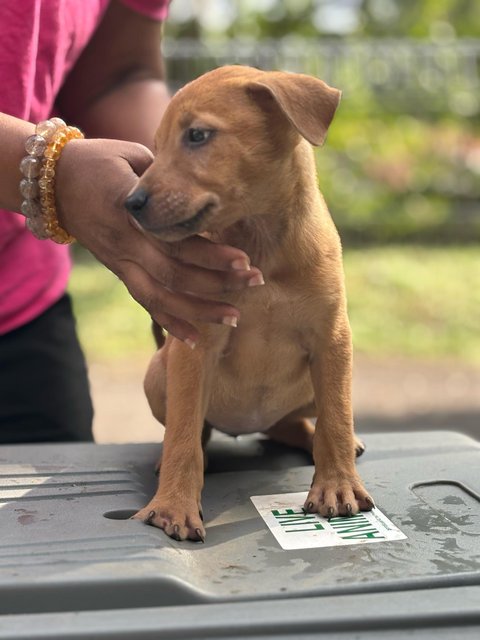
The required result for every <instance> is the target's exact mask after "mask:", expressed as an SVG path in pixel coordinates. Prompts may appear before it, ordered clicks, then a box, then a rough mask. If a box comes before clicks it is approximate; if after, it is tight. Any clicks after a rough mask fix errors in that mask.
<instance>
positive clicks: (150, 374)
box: [143, 349, 167, 476]
mask: <svg viewBox="0 0 480 640" xmlns="http://www.w3.org/2000/svg"><path fill="white" fill-rule="evenodd" d="M162 351H163V349H159V350H158V351H157V352H156V353H155V355H154V356H153V358H152V359H151V361H150V365H149V367H148V370H147V373H146V374H145V380H144V382H143V388H144V390H145V395H146V396H147V400H148V404H149V405H150V409H151V411H152V414H153V417H154V418H156V419H157V420H158V422H160V423H161V424H162V425H163V426H165V418H166V413H167V394H166V371H165V364H164V360H165V358H164V355H163V354H162ZM161 462H162V456H161V454H160V458H159V460H158V462H157V464H156V466H155V475H157V476H158V474H159V473H160V465H161Z"/></svg>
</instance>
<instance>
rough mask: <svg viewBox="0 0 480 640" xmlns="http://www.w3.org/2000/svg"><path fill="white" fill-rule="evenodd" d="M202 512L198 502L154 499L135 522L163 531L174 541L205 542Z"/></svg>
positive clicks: (138, 513)
mask: <svg viewBox="0 0 480 640" xmlns="http://www.w3.org/2000/svg"><path fill="white" fill-rule="evenodd" d="M202 518H203V516H202V511H201V508H200V507H199V505H198V504H197V502H196V501H191V502H189V503H186V504H182V503H180V502H178V503H168V502H167V501H164V500H161V499H158V498H153V499H152V500H151V501H150V502H149V503H148V504H147V506H146V507H144V508H143V509H140V511H138V512H137V513H136V514H135V515H134V516H132V519H133V520H141V521H142V522H144V523H145V524H149V525H151V526H152V527H157V528H158V529H163V530H164V531H165V533H166V534H167V536H170V537H171V538H173V539H174V540H187V539H188V540H194V541H195V542H205V528H204V526H203V522H202Z"/></svg>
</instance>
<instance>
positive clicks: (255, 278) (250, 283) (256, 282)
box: [248, 273, 265, 287]
mask: <svg viewBox="0 0 480 640" xmlns="http://www.w3.org/2000/svg"><path fill="white" fill-rule="evenodd" d="M260 284H265V280H264V279H263V276H262V274H261V273H257V275H256V276H253V278H250V280H249V281H248V286H249V287H256V286H258V285H260Z"/></svg>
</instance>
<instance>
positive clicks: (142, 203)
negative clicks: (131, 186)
mask: <svg viewBox="0 0 480 640" xmlns="http://www.w3.org/2000/svg"><path fill="white" fill-rule="evenodd" d="M148 200H149V194H148V192H147V191H145V189H142V188H139V189H135V191H134V192H133V193H131V194H130V195H129V196H128V198H127V199H126V200H125V203H124V204H125V208H126V209H127V211H128V212H129V213H130V214H131V215H132V216H133V217H134V218H135V219H136V220H138V221H140V218H141V217H142V213H143V211H144V210H145V208H146V206H147V204H148Z"/></svg>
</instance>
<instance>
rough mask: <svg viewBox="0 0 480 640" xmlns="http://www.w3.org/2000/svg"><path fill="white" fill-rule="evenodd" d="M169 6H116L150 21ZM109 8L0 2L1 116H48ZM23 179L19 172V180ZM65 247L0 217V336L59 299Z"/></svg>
mask: <svg viewBox="0 0 480 640" xmlns="http://www.w3.org/2000/svg"><path fill="white" fill-rule="evenodd" d="M168 1H169V0H122V2H123V4H125V5H126V6H128V7H130V8H131V9H133V10H135V11H138V12H140V13H142V14H144V15H146V16H148V17H150V18H152V19H155V20H163V19H165V17H166V14H167V9H168ZM108 3H109V0H43V1H42V0H12V1H10V0H8V1H5V2H0V86H1V91H0V111H2V112H3V113H7V114H9V115H12V116H16V117H17V118H22V119H23V120H29V121H31V122H34V123H37V122H39V121H40V120H44V119H46V118H48V117H50V116H51V114H52V111H53V110H54V103H55V99H56V96H57V94H58V92H59V90H60V88H61V86H62V83H63V81H64V79H65V77H66V75H67V74H68V72H69V70H70V69H71V68H72V67H73V65H74V64H75V62H76V60H77V59H78V57H79V56H80V54H81V52H82V51H83V49H84V48H85V46H86V45H87V43H88V41H89V40H90V38H91V36H92V34H93V32H94V31H95V29H96V27H97V25H98V24H99V22H100V20H101V18H102V16H103V14H104V12H105V9H106V8H107V6H108ZM20 178H21V175H20V172H19V175H18V179H19V181H20ZM69 273H70V257H69V251H68V247H65V246H62V245H58V244H55V243H54V242H52V241H51V240H37V239H36V238H35V237H34V236H33V235H32V234H31V233H30V232H29V231H27V230H26V229H25V218H24V217H23V216H22V215H20V214H16V213H11V212H8V211H3V210H0V334H3V333H6V332H8V331H11V330H12V329H15V328H17V327H20V326H22V325H23V324H25V323H27V322H29V321H30V320H33V319H34V318H36V317H37V316H38V315H40V314H41V313H42V312H43V311H45V310H46V309H48V307H50V306H51V305H52V304H53V303H54V302H56V300H58V299H59V298H60V297H61V296H62V295H63V293H64V292H65V289H66V286H67V281H68V276H69Z"/></svg>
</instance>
